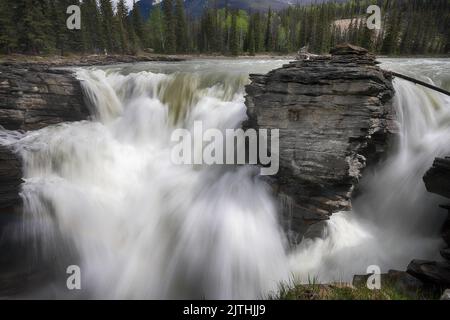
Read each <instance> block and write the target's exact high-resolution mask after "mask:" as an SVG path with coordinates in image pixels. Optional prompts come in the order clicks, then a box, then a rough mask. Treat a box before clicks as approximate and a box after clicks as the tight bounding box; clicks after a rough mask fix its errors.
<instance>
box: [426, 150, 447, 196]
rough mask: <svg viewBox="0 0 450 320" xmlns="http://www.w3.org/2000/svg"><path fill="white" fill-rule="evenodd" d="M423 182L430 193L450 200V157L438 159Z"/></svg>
mask: <svg viewBox="0 0 450 320" xmlns="http://www.w3.org/2000/svg"><path fill="white" fill-rule="evenodd" d="M423 180H424V182H425V186H426V188H427V190H428V191H429V192H432V193H436V194H439V195H441V196H443V197H447V198H449V199H450V157H446V158H436V159H435V160H434V163H433V166H432V167H431V169H430V170H428V171H427V173H426V174H425V176H424V177H423Z"/></svg>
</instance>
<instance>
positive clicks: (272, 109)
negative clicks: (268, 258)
mask: <svg viewBox="0 0 450 320" xmlns="http://www.w3.org/2000/svg"><path fill="white" fill-rule="evenodd" d="M331 52H332V54H331V55H326V56H315V55H306V59H302V60H297V61H293V62H290V63H289V64H286V65H284V66H283V67H281V68H280V69H276V70H273V71H271V72H269V73H268V74H266V75H259V74H258V75H256V74H254V75H251V80H252V82H251V84H250V85H248V86H247V87H246V91H247V96H246V105H247V108H248V117H249V119H248V121H247V122H246V123H245V124H244V127H246V128H249V127H252V128H257V129H258V128H266V129H280V171H279V173H278V174H277V175H276V177H275V179H274V187H275V189H276V191H277V193H278V194H279V195H282V196H284V197H286V196H287V197H288V201H289V202H290V205H289V207H290V208H291V209H290V211H292V212H289V215H290V218H291V220H292V221H291V227H292V229H293V231H294V232H297V233H298V234H299V235H302V234H303V233H304V232H305V230H306V229H307V228H308V226H309V225H311V224H313V223H315V222H318V221H322V220H326V219H328V218H329V216H330V215H331V214H332V213H334V212H337V211H340V210H348V209H350V208H351V197H352V193H353V191H354V189H355V186H356V184H357V183H358V181H359V179H360V177H361V173H362V170H363V169H364V168H365V167H366V166H367V165H369V164H371V163H375V162H376V160H377V159H379V158H380V156H381V155H382V154H383V153H384V152H385V151H386V149H387V147H388V142H389V137H390V136H391V134H393V133H396V132H397V125H396V121H395V114H394V111H393V107H392V102H391V101H392V97H393V95H394V89H393V86H392V77H391V75H390V74H389V73H388V72H385V71H383V70H382V69H380V68H379V67H378V66H377V64H378V62H377V61H376V60H375V57H374V56H373V55H371V54H370V53H368V52H367V50H365V49H363V48H358V47H355V46H351V45H348V44H344V45H340V46H338V47H336V48H335V49H333V50H332V51H331ZM303 56H305V55H303Z"/></svg>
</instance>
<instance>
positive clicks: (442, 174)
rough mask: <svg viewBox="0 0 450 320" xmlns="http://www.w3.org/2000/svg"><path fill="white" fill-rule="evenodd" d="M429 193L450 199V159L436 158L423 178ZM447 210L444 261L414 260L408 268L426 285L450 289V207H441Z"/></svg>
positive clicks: (443, 236)
mask: <svg viewBox="0 0 450 320" xmlns="http://www.w3.org/2000/svg"><path fill="white" fill-rule="evenodd" d="M423 180H424V182H425V186H426V188H427V190H428V191H429V192H432V193H435V194H438V195H441V196H444V197H446V198H449V199H450V157H444V158H436V159H435V161H434V163H433V166H432V167H431V169H430V170H428V171H427V173H426V174H425V176H424V177H423ZM441 208H442V209H445V210H447V219H446V220H445V222H444V225H443V226H442V230H441V235H442V238H443V239H444V242H445V243H446V245H447V247H446V248H443V249H441V251H440V252H441V256H442V257H443V258H444V259H445V260H444V261H439V262H436V261H424V260H413V261H411V263H410V264H409V266H408V272H409V273H410V274H412V275H414V276H415V277H417V278H419V279H421V280H423V281H424V282H426V283H431V284H434V285H436V286H438V287H443V288H448V287H450V205H448V204H443V205H441Z"/></svg>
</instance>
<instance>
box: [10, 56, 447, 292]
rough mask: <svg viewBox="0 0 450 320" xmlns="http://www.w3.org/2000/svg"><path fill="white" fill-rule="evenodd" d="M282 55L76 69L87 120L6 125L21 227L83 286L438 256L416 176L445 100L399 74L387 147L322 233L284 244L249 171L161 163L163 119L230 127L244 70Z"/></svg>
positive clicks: (435, 223) (262, 68)
mask: <svg viewBox="0 0 450 320" xmlns="http://www.w3.org/2000/svg"><path fill="white" fill-rule="evenodd" d="M400 62H401V63H399V61H398V60H395V61H389V60H387V61H384V65H385V67H387V68H389V67H392V66H395V67H398V66H402V65H404V66H408V68H409V69H414V67H416V69H417V70H418V71H415V72H414V75H415V76H417V74H418V73H419V72H422V68H423V65H427V61H421V62H419V63H417V61H412V62H410V61H400ZM432 62H433V61H432ZM282 63H284V61H245V60H244V61H215V60H210V61H194V62H186V63H174V64H164V63H152V64H138V65H134V66H120V67H105V68H97V69H83V70H79V71H78V77H79V78H80V79H81V80H83V82H84V87H85V90H86V95H87V97H88V98H89V101H91V104H92V105H91V109H92V110H91V111H92V114H93V119H92V121H82V122H77V123H67V124H60V125H56V126H51V127H48V128H45V129H42V130H39V131H35V132H30V133H27V134H25V135H21V134H15V135H12V134H11V133H10V134H9V135H7V138H8V143H13V144H14V145H15V146H16V148H17V150H18V151H19V152H20V153H21V155H22V157H23V158H24V160H25V165H24V167H25V177H26V182H25V184H24V186H23V192H22V196H23V198H24V200H25V212H28V213H29V214H31V215H32V216H33V218H34V220H33V221H34V222H33V224H32V230H31V231H30V232H33V233H35V234H37V235H40V236H41V237H44V239H43V241H44V243H43V247H44V249H45V251H48V252H51V254H52V255H53V256H54V258H55V259H56V260H58V259H59V257H60V256H64V254H65V253H67V251H64V250H65V249H61V248H69V249H68V250H70V251H71V252H72V251H73V252H76V254H75V255H73V256H74V257H75V258H73V261H69V262H71V263H73V264H77V265H79V266H80V267H81V270H82V275H83V281H82V284H83V285H82V286H83V292H84V294H85V295H86V296H88V297H93V298H177V299H183V298H209V299H215V298H218V299H223V298H261V297H264V296H266V295H267V294H269V293H270V292H273V291H274V290H276V289H277V286H278V285H279V284H280V282H283V281H288V280H289V279H290V278H291V276H292V275H293V276H294V277H295V278H297V279H300V280H302V281H306V280H307V279H308V277H316V276H317V277H318V278H319V280H320V281H337V280H347V281H348V280H350V279H351V276H352V275H353V274H355V273H365V271H366V268H367V266H369V265H373V264H378V265H380V267H382V269H383V270H384V271H386V270H387V269H388V268H398V269H404V268H405V267H406V265H407V263H408V262H409V261H410V260H411V259H412V258H432V257H434V256H435V254H436V252H437V251H438V248H439V245H440V240H439V238H438V232H437V230H438V227H439V223H440V215H439V212H438V209H434V208H437V204H438V203H439V200H440V199H439V198H438V197H436V196H433V195H431V194H428V193H426V191H425V188H424V186H423V183H422V181H421V179H422V176H423V174H424V173H425V171H426V170H427V169H428V168H429V167H430V165H431V163H432V161H433V159H434V157H435V156H438V155H442V154H445V153H446V152H449V151H450V145H449V144H448V141H449V138H450V101H449V100H448V99H447V98H445V97H443V96H441V95H438V94H436V93H433V92H431V91H429V90H426V89H422V88H420V87H417V86H415V85H412V84H409V83H407V82H405V81H402V80H396V81H395V88H396V91H397V95H396V98H395V99H396V101H395V102H396V108H397V111H398V117H399V122H400V124H401V139H400V140H401V141H400V145H399V147H398V150H397V151H396V152H395V153H394V154H393V155H392V156H391V157H390V158H389V159H388V160H387V162H386V163H384V164H383V165H382V166H380V167H379V168H376V169H375V170H374V171H373V174H372V175H370V174H369V175H367V176H366V178H365V179H364V181H363V182H362V184H363V196H362V197H360V198H359V199H357V200H356V203H355V208H354V212H351V213H349V212H346V213H337V214H335V215H333V217H332V219H331V220H330V221H329V222H327V223H326V228H325V234H324V236H323V238H321V239H312V240H305V241H303V242H302V243H301V244H300V246H299V247H298V248H296V249H295V250H294V251H293V252H288V249H287V248H288V246H287V244H286V240H285V235H284V234H283V231H282V230H281V228H280V223H279V221H278V212H277V206H276V202H275V201H274V199H273V198H272V196H271V193H270V190H269V189H268V187H267V185H266V184H265V183H263V182H262V181H261V180H260V179H259V177H258V173H259V170H255V168H252V167H250V166H240V167H229V166H225V167H223V166H222V167H220V166H219V167H217V166H216V167H215V166H206V165H205V166H200V165H196V166H188V165H174V164H172V163H171V161H170V152H171V147H172V144H171V142H170V139H169V137H170V133H171V132H172V130H173V129H174V128H178V127H184V128H188V129H191V128H192V126H193V123H194V121H196V120H201V121H203V125H204V127H205V128H219V129H221V130H225V129H227V128H238V127H240V125H241V122H242V121H243V120H245V117H246V112H245V105H244V99H243V95H244V91H243V87H244V85H245V84H246V83H247V81H248V74H249V73H250V72H267V71H269V70H270V69H273V68H275V67H277V66H280V65H281V64H282ZM409 64H411V65H409ZM432 65H433V66H437V68H438V69H439V70H442V69H444V70H447V71H446V72H444V73H443V75H440V76H439V77H438V79H440V80H441V81H442V82H441V83H437V84H439V85H443V86H444V85H446V84H445V83H447V84H448V82H445V81H448V79H447V80H445V79H444V78H445V76H448V74H450V72H449V71H450V62H449V61H448V60H445V61H437V62H433V63H432ZM427 70H428V69H427ZM430 75H431V76H434V75H436V73H434V72H431V74H430ZM433 80H434V81H436V82H437V81H438V80H437V79H433ZM3 140H4V141H5V139H3ZM197 151H198V150H197ZM61 238H62V239H63V240H64V244H61V243H59V241H61ZM61 250H63V252H61ZM65 259H66V260H67V257H65ZM66 260H65V261H66ZM69 260H70V258H69ZM62 272H65V270H63V271H62ZM55 290H56V289H53V291H55ZM64 290H65V291H64ZM63 292H67V290H66V289H63V290H62V291H57V292H53V293H48V292H45V293H42V294H43V295H47V296H48V295H52V294H53V295H56V296H59V295H61V294H64V293H63Z"/></svg>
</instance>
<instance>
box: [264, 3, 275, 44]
mask: <svg viewBox="0 0 450 320" xmlns="http://www.w3.org/2000/svg"><path fill="white" fill-rule="evenodd" d="M264 46H265V47H266V51H272V50H273V38H272V9H271V8H269V12H268V14H267V25H266V36H265V40H264Z"/></svg>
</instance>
